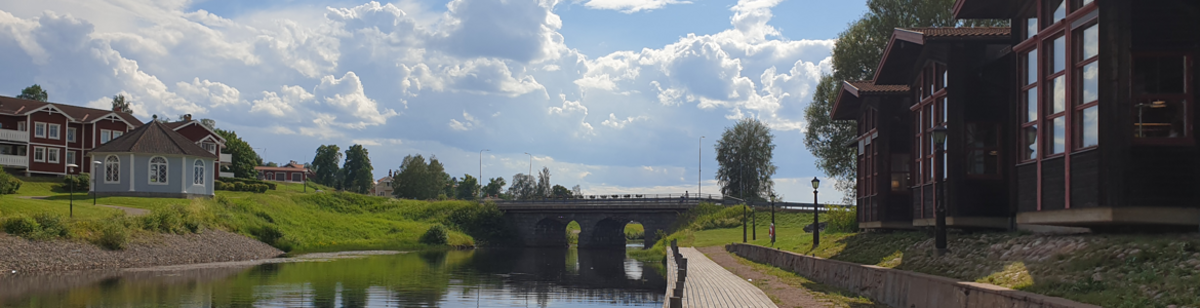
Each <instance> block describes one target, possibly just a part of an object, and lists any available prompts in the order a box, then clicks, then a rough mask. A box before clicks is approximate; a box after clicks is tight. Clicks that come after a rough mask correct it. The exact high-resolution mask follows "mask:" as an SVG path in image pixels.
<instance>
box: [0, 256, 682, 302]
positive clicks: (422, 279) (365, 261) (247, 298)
mask: <svg viewBox="0 0 1200 308" xmlns="http://www.w3.org/2000/svg"><path fill="white" fill-rule="evenodd" d="M665 289H666V281H665V280H664V279H663V277H662V275H660V274H658V272H656V271H655V270H654V269H653V268H652V267H649V266H647V265H644V264H642V263H641V262H639V261H635V260H632V259H628V258H627V257H626V255H625V252H624V251H621V250H588V249H581V250H576V249H574V248H572V249H565V248H559V249H533V248H530V249H479V250H473V251H447V252H420V253H416V252H414V253H407V254H399V255H389V256H371V257H367V258H361V259H340V260H334V261H328V262H302V263H282V264H264V265H259V266H255V267H253V268H249V269H245V268H242V269H231V268H223V269H196V270H187V271H169V272H167V271H156V272H135V273H121V274H104V273H84V274H78V273H76V274H70V275H57V276H56V275H38V276H16V277H5V278H0V306H3V307H85V306H86V307H612V306H638V307H643V306H644V307H662V297H663V293H664V291H665Z"/></svg>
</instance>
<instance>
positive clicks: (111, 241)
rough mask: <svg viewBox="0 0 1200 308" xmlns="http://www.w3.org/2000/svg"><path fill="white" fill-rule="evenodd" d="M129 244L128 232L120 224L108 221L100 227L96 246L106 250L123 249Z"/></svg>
mask: <svg viewBox="0 0 1200 308" xmlns="http://www.w3.org/2000/svg"><path fill="white" fill-rule="evenodd" d="M127 243H129V231H128V230H126V229H125V226H124V225H122V224H121V223H118V222H114V221H109V222H107V223H105V224H104V225H103V226H101V227H100V238H99V239H98V240H97V241H96V245H100V247H104V248H105V249H108V250H122V249H125V246H126V244H127Z"/></svg>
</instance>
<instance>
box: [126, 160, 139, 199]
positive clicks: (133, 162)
mask: <svg viewBox="0 0 1200 308" xmlns="http://www.w3.org/2000/svg"><path fill="white" fill-rule="evenodd" d="M136 164H137V162H135V161H133V153H129V174H127V175H125V178H126V179H129V191H130V192H132V191H133V181H134V180H135V179H137V176H136V175H134V173H133V172H134V171H133V170H134V168H136V167H134V165H136Z"/></svg>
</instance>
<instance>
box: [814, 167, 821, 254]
mask: <svg viewBox="0 0 1200 308" xmlns="http://www.w3.org/2000/svg"><path fill="white" fill-rule="evenodd" d="M812 185H813V247H812V248H813V250H816V249H817V246H820V245H821V225H820V221H819V220H817V216H818V215H820V214H819V213H820V211H817V208H818V207H820V205H819V204H817V188H820V187H821V180H820V179H817V178H816V177H813V180H812Z"/></svg>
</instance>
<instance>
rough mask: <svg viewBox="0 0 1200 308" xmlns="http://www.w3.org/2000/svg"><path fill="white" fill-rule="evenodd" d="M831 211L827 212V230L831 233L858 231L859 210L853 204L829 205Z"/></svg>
mask: <svg viewBox="0 0 1200 308" xmlns="http://www.w3.org/2000/svg"><path fill="white" fill-rule="evenodd" d="M827 208H828V209H829V211H826V212H825V217H829V218H828V220H825V222H826V223H827V225H826V226H825V230H827V231H826V232H829V233H853V232H858V210H857V209H855V208H854V207H853V206H847V207H841V206H830V207H827Z"/></svg>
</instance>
